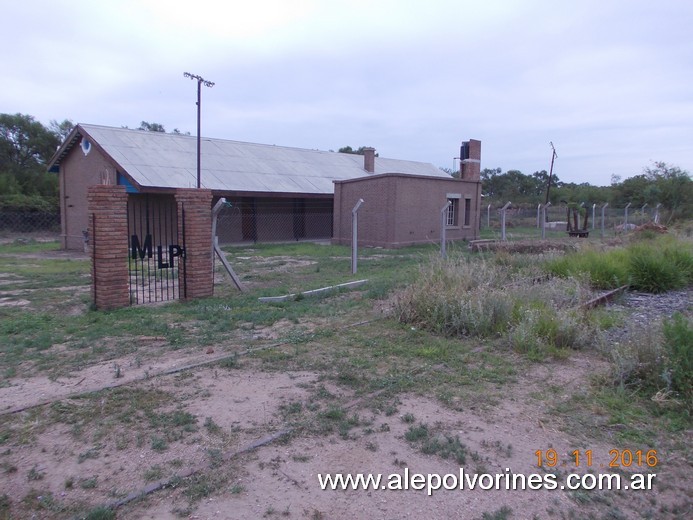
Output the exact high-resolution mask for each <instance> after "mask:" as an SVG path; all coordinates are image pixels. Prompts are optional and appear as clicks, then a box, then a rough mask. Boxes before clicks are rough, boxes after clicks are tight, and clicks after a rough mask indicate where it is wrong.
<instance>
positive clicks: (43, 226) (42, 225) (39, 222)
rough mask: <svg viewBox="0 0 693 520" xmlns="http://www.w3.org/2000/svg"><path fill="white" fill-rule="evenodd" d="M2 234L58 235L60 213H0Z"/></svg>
mask: <svg viewBox="0 0 693 520" xmlns="http://www.w3.org/2000/svg"><path fill="white" fill-rule="evenodd" d="M0 232H2V233H41V232H45V233H51V234H53V233H55V234H57V233H60V212H59V211H56V212H44V211H0Z"/></svg>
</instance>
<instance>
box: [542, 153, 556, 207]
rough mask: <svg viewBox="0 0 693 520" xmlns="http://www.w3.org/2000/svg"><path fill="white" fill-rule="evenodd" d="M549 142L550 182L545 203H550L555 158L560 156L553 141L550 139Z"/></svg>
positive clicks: (547, 186)
mask: <svg viewBox="0 0 693 520" xmlns="http://www.w3.org/2000/svg"><path fill="white" fill-rule="evenodd" d="M549 144H550V145H551V150H552V153H551V168H549V183H548V184H547V185H546V200H545V201H544V204H548V203H549V191H550V190H551V180H552V178H553V160H554V159H555V158H556V157H558V154H557V153H556V149H555V148H554V147H553V142H552V141H549Z"/></svg>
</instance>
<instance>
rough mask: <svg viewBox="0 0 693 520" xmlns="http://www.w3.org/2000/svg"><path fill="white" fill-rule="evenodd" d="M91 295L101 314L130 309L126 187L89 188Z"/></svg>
mask: <svg viewBox="0 0 693 520" xmlns="http://www.w3.org/2000/svg"><path fill="white" fill-rule="evenodd" d="M87 201H88V208H89V209H88V218H89V251H90V254H91V264H92V281H91V291H92V297H93V300H94V306H95V307H96V308H97V309H99V310H102V309H103V310H108V309H117V308H120V307H127V306H128V305H130V289H129V287H128V195H127V193H125V186H107V185H97V186H89V187H88V188H87Z"/></svg>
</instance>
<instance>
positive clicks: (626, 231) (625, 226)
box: [623, 202, 631, 233]
mask: <svg viewBox="0 0 693 520" xmlns="http://www.w3.org/2000/svg"><path fill="white" fill-rule="evenodd" d="M630 205H631V203H630V202H629V203H628V204H626V210H625V222H624V223H623V232H624V233H628V208H630Z"/></svg>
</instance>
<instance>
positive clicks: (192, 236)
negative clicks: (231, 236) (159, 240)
mask: <svg viewBox="0 0 693 520" xmlns="http://www.w3.org/2000/svg"><path fill="white" fill-rule="evenodd" d="M176 205H177V206H178V245H180V246H181V247H185V262H180V263H179V264H178V279H179V281H180V295H181V298H189V299H190V298H205V297H207V296H212V295H213V294H214V273H213V272H212V268H213V260H214V259H213V257H212V191H211V190H198V189H178V190H176ZM183 211H185V224H184V223H183ZM184 232H185V235H183V233H184Z"/></svg>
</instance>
